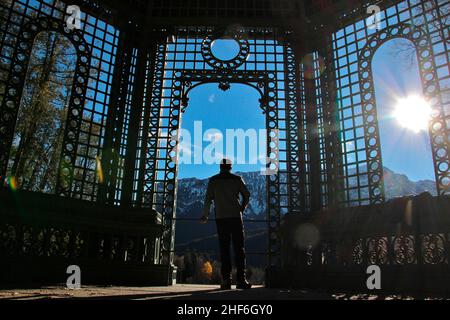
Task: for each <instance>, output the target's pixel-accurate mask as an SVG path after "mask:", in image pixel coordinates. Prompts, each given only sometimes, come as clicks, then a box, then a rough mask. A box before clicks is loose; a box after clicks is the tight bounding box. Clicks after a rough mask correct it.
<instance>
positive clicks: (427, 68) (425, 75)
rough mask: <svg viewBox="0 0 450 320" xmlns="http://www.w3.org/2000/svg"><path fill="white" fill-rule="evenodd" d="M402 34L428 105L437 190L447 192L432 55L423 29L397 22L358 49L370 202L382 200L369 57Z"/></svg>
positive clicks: (444, 143) (442, 129)
mask: <svg viewBox="0 0 450 320" xmlns="http://www.w3.org/2000/svg"><path fill="white" fill-rule="evenodd" d="M399 37H402V38H406V39H409V40H411V41H412V42H413V43H414V44H415V46H416V50H417V59H418V61H419V71H420V73H421V75H420V77H421V79H422V82H423V83H422V85H423V90H424V96H425V97H427V98H428V100H429V101H430V104H431V108H432V110H433V111H432V120H431V123H430V139H431V146H432V152H433V158H434V165H435V172H436V182H437V190H438V193H439V194H441V195H444V194H447V193H449V186H450V185H449V184H448V183H447V184H446V183H445V180H448V179H449V176H448V170H445V171H442V170H440V169H439V168H449V166H450V158H449V150H450V149H449V145H448V137H447V134H448V129H447V126H446V123H445V122H444V121H443V119H445V113H444V110H443V108H442V105H441V101H440V99H441V98H440V97H441V93H440V90H439V84H438V82H437V80H438V76H437V71H436V69H435V68H434V63H433V56H432V53H431V43H430V40H429V38H428V37H427V34H426V33H425V32H424V30H423V29H422V28H420V27H418V26H413V25H409V24H403V23H401V24H398V25H396V26H392V27H390V28H386V29H384V30H382V32H379V33H377V34H375V35H374V36H373V37H372V38H370V39H369V40H368V44H367V45H366V47H365V48H364V49H363V50H362V51H361V55H360V59H359V61H360V63H359V76H360V79H361V83H360V86H361V96H362V109H363V115H364V130H365V140H366V146H367V149H366V151H367V161H368V173H369V187H370V188H369V192H370V198H371V201H372V203H381V202H382V201H384V192H383V165H382V157H381V146H380V141H379V132H378V124H377V108H376V99H375V89H374V81H373V76H372V72H371V68H372V63H371V62H372V59H373V56H374V54H375V52H376V50H377V49H378V48H379V47H380V46H381V45H383V44H384V43H385V42H387V41H389V40H392V39H394V38H399Z"/></svg>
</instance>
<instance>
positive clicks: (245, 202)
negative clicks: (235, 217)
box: [239, 178, 250, 212]
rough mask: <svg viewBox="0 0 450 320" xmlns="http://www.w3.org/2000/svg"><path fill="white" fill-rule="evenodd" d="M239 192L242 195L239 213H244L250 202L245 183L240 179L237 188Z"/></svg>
mask: <svg viewBox="0 0 450 320" xmlns="http://www.w3.org/2000/svg"><path fill="white" fill-rule="evenodd" d="M239 192H240V193H241V194H242V198H243V200H242V205H241V212H244V211H245V209H246V208H247V206H248V203H249V202H250V191H248V188H247V186H246V185H245V182H244V180H243V179H242V178H241V182H240V186H239Z"/></svg>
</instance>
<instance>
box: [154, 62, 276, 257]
mask: <svg viewBox="0 0 450 320" xmlns="http://www.w3.org/2000/svg"><path fill="white" fill-rule="evenodd" d="M174 76H175V78H174V81H173V89H172V90H171V92H172V97H171V111H170V116H169V120H168V121H169V127H168V131H167V136H168V137H171V138H170V141H169V142H168V144H167V151H166V154H167V155H168V158H167V159H166V164H165V166H166V168H168V172H167V173H166V176H165V182H164V185H163V188H164V190H165V197H164V217H165V219H164V227H165V233H164V236H163V241H162V245H161V254H162V255H163V260H164V261H172V259H173V257H172V255H173V250H174V243H175V238H174V237H175V221H174V219H175V218H176V216H175V212H176V201H175V200H176V190H177V182H176V181H177V169H178V166H177V162H176V161H177V157H178V148H179V141H178V139H179V137H178V133H179V130H180V123H181V115H182V113H183V112H184V110H185V109H186V107H187V99H186V97H187V96H188V94H189V92H190V91H191V90H192V89H194V88H196V87H197V86H199V85H202V84H205V83H218V84H219V86H221V85H222V84H223V83H226V84H227V86H228V88H229V87H230V86H231V83H242V84H246V85H249V86H251V87H253V88H254V89H256V90H257V91H258V92H259V93H260V95H261V99H260V102H261V109H262V110H263V112H264V114H265V115H266V123H267V125H268V129H269V130H268V135H267V154H268V156H269V157H274V156H275V157H277V156H278V144H276V143H275V144H273V143H272V142H273V141H276V139H278V136H277V132H276V129H277V128H278V126H277V116H276V115H277V109H276V99H275V87H276V85H275V81H276V80H275V74H274V73H271V72H259V71H234V72H228V73H226V72H222V71H203V70H201V71H198V70H180V71H175V72H174ZM271 169H272V170H274V174H273V175H272V176H269V177H268V178H267V187H268V189H269V196H268V220H269V221H270V223H269V248H270V249H271V250H270V249H269V250H270V252H269V257H271V256H272V255H275V254H276V253H277V252H278V250H279V249H278V248H277V245H278V243H279V239H278V234H277V230H278V228H279V224H280V214H279V210H278V209H277V204H279V197H278V195H277V192H276V191H277V190H278V189H279V180H278V179H279V177H277V176H278V174H277V172H278V171H279V168H271Z"/></svg>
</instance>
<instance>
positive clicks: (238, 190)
mask: <svg viewBox="0 0 450 320" xmlns="http://www.w3.org/2000/svg"><path fill="white" fill-rule="evenodd" d="M239 195H242V197H243V202H242V204H241V203H240V201H239V200H240V198H239ZM249 199H250V192H249V191H248V189H247V186H246V185H245V183H244V181H243V180H242V178H241V177H240V176H238V175H235V174H232V173H230V172H221V173H220V174H218V175H215V176H214V177H212V178H211V179H209V183H208V190H207V191H206V197H205V206H204V210H203V215H204V216H209V212H210V209H211V202H212V201H214V207H215V211H216V219H226V218H239V217H242V209H243V206H244V207H245V206H247V204H248V202H249Z"/></svg>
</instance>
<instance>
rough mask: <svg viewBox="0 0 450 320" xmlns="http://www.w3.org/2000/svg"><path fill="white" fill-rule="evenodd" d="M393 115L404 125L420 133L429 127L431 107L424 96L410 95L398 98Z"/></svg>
mask: <svg viewBox="0 0 450 320" xmlns="http://www.w3.org/2000/svg"><path fill="white" fill-rule="evenodd" d="M393 115H394V118H395V119H397V121H398V123H399V124H400V125H401V126H402V127H404V128H406V129H408V130H411V131H413V132H415V133H419V132H420V131H425V130H427V129H428V123H429V121H430V116H431V107H430V105H429V104H428V103H427V102H426V101H425V99H423V98H422V97H420V96H409V97H406V98H403V99H399V100H398V103H397V105H396V107H395V111H394V114H393Z"/></svg>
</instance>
